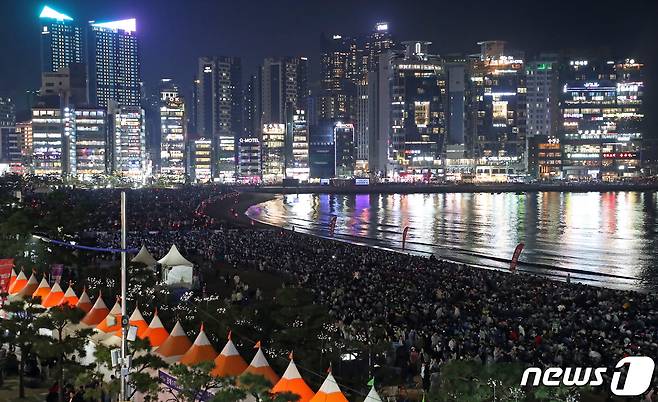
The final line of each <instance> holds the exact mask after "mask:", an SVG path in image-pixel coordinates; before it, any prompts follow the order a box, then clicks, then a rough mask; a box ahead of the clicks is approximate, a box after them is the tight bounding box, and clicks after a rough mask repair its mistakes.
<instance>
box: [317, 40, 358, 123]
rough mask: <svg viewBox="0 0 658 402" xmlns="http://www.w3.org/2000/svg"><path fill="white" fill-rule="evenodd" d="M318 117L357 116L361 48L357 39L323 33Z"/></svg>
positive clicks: (340, 117)
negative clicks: (356, 98) (357, 87)
mask: <svg viewBox="0 0 658 402" xmlns="http://www.w3.org/2000/svg"><path fill="white" fill-rule="evenodd" d="M321 52H322V54H321V65H320V86H321V88H320V96H319V98H318V103H319V104H318V110H317V113H318V118H319V119H324V120H331V119H343V120H347V119H353V118H354V107H355V105H354V98H355V96H356V80H357V79H358V78H359V63H358V62H359V57H358V54H359V50H358V47H357V42H356V39H354V38H350V37H343V36H341V35H332V36H326V35H322V41H321Z"/></svg>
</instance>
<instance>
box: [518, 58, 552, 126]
mask: <svg viewBox="0 0 658 402" xmlns="http://www.w3.org/2000/svg"><path fill="white" fill-rule="evenodd" d="M557 63H558V57H557V55H544V54H542V55H541V56H540V57H539V58H538V59H536V60H532V61H529V62H528V63H526V87H527V91H528V92H527V95H526V100H527V108H528V116H527V123H526V125H527V136H528V137H532V136H534V135H543V136H554V135H555V134H556V133H557V121H558V115H559V111H558V98H559V80H558V71H557V70H558V69H557Z"/></svg>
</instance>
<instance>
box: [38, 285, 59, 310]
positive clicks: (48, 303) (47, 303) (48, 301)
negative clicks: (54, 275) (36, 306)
mask: <svg viewBox="0 0 658 402" xmlns="http://www.w3.org/2000/svg"><path fill="white" fill-rule="evenodd" d="M63 299H64V291H63V290H62V288H61V286H59V282H55V284H54V285H53V287H52V288H51V289H50V293H48V296H46V298H45V299H44V300H43V301H42V302H41V305H42V306H44V307H47V308H50V307H55V306H59V304H60V303H61V302H62V300H63Z"/></svg>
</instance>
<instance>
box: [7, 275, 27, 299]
mask: <svg viewBox="0 0 658 402" xmlns="http://www.w3.org/2000/svg"><path fill="white" fill-rule="evenodd" d="M25 285H27V276H25V273H23V270H21V272H19V273H18V276H16V279H14V283H12V284H11V286H10V287H9V294H10V295H12V296H13V295H15V294H16V293H18V292H20V291H21V290H23V288H24V287H25Z"/></svg>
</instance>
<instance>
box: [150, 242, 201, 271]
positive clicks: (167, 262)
mask: <svg viewBox="0 0 658 402" xmlns="http://www.w3.org/2000/svg"><path fill="white" fill-rule="evenodd" d="M158 263H160V264H161V265H164V266H165V267H177V266H185V267H193V266H194V264H192V263H191V262H189V261H188V260H187V259H186V258H185V257H183V256H182V255H181V253H180V252H179V251H178V248H176V245H175V244H172V246H171V248H170V249H169V252H168V253H167V255H165V256H164V257H162V258H161V259H160V260H159V261H158Z"/></svg>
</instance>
